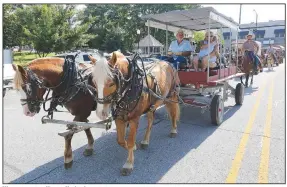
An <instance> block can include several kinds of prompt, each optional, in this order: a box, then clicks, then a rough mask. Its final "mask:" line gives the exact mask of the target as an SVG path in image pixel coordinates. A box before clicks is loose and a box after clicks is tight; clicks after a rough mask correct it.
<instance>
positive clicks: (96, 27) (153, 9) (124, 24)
mask: <svg viewBox="0 0 287 187" xmlns="http://www.w3.org/2000/svg"><path fill="white" fill-rule="evenodd" d="M198 7H200V6H199V5H190V4H188V5H184V4H179V5H178V4H177V5H175V4H166V5H161V4H121V5H119V4H117V5H112V4H107V5H104V4H101V5H88V6H87V8H86V9H85V11H84V15H83V17H85V19H84V21H83V23H85V22H86V21H91V20H93V21H92V22H93V23H92V24H91V25H90V28H89V30H88V32H89V33H97V37H95V38H94V39H92V40H90V41H89V43H88V44H89V46H90V47H92V48H98V49H101V50H108V49H109V50H112V49H115V48H116V47H109V46H108V45H114V43H115V44H117V47H119V46H120V47H121V50H122V51H127V50H129V51H130V50H132V49H133V47H134V44H135V43H137V42H138V40H139V38H138V35H137V32H136V31H137V29H139V30H140V31H141V36H142V37H145V36H146V35H147V34H148V29H147V27H146V26H145V20H142V19H141V16H142V15H146V14H157V13H163V12H167V11H171V10H183V9H190V8H198ZM150 33H151V35H153V36H155V37H156V39H158V40H159V41H160V42H161V43H165V40H166V38H165V31H164V30H160V29H155V28H150ZM114 35H116V36H117V37H114ZM112 36H113V37H112ZM174 38H175V37H174V34H173V33H172V32H169V38H168V42H169V43H170V42H171V41H172V40H173V39H174ZM110 40H113V41H112V42H111V41H110ZM119 43H122V45H119Z"/></svg>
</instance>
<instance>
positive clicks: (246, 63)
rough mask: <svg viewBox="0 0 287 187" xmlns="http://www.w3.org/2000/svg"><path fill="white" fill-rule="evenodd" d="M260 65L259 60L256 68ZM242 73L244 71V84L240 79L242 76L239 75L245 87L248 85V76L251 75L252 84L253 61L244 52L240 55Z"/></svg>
mask: <svg viewBox="0 0 287 187" xmlns="http://www.w3.org/2000/svg"><path fill="white" fill-rule="evenodd" d="M261 67H262V65H261V62H260V60H259V65H258V69H260V68H261ZM241 70H243V73H245V84H244V83H243V81H242V76H241V77H240V81H241V83H242V84H243V85H244V86H245V87H246V88H247V87H248V80H249V76H251V82H250V85H252V84H253V75H254V73H255V72H254V63H253V60H252V59H251V58H250V57H249V55H247V54H245V55H243V56H242V67H241Z"/></svg>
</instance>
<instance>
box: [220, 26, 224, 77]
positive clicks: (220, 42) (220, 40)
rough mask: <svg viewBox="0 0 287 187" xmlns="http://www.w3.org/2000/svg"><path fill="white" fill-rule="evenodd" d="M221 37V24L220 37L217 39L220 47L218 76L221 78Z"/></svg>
mask: <svg viewBox="0 0 287 187" xmlns="http://www.w3.org/2000/svg"><path fill="white" fill-rule="evenodd" d="M222 39H223V34H222V25H220V39H219V45H220V46H219V47H220V51H219V78H221V62H222V60H221V59H222V58H221V55H223V49H222V46H223V44H222V43H221V40H222Z"/></svg>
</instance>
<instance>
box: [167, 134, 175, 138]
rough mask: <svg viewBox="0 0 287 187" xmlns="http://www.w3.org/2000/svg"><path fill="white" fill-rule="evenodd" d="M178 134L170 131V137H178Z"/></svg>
mask: <svg viewBox="0 0 287 187" xmlns="http://www.w3.org/2000/svg"><path fill="white" fill-rule="evenodd" d="M176 134H177V133H170V134H169V137H170V138H175V137H176Z"/></svg>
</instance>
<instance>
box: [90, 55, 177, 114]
mask: <svg viewBox="0 0 287 187" xmlns="http://www.w3.org/2000/svg"><path fill="white" fill-rule="evenodd" d="M138 59H140V60H141V63H142V68H140V67H139V65H138V63H137V60H138ZM127 60H128V63H129V64H128V74H127V75H126V76H124V75H123V74H122V73H121V71H120V70H119V69H118V68H117V67H114V68H113V67H111V65H110V68H111V71H112V73H113V75H114V78H113V81H114V82H115V84H116V91H115V92H114V93H112V94H110V95H109V96H107V97H104V98H98V97H96V98H95V100H96V101H97V103H100V104H111V105H112V107H111V109H112V118H113V119H123V120H127V119H128V115H129V114H130V113H131V112H132V111H133V110H134V109H135V107H136V106H137V104H138V102H139V100H140V98H141V96H142V93H143V92H145V93H148V94H151V95H152V96H154V97H155V98H156V99H161V100H165V101H168V102H175V101H171V100H169V99H167V98H163V97H161V96H160V94H161V93H160V89H159V86H158V84H157V80H156V78H155V76H153V75H152V74H151V73H150V72H148V74H147V72H146V70H148V69H152V67H154V65H155V64H156V62H154V63H153V66H151V67H149V68H145V66H144V63H143V60H142V58H141V57H140V56H139V55H138V54H137V53H136V54H135V55H134V56H133V57H132V60H131V59H129V58H127ZM171 67H172V66H171ZM147 76H150V77H151V78H152V79H153V81H154V87H153V88H152V89H150V88H148V85H147V83H148V81H147ZM144 78H145V82H144ZM176 86H177V85H176ZM175 90H176V89H175ZM96 96H97V95H96ZM149 98H150V101H151V97H149ZM150 103H151V102H150ZM149 110H153V111H154V110H155V109H154V108H153V105H151V106H150V107H149Z"/></svg>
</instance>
